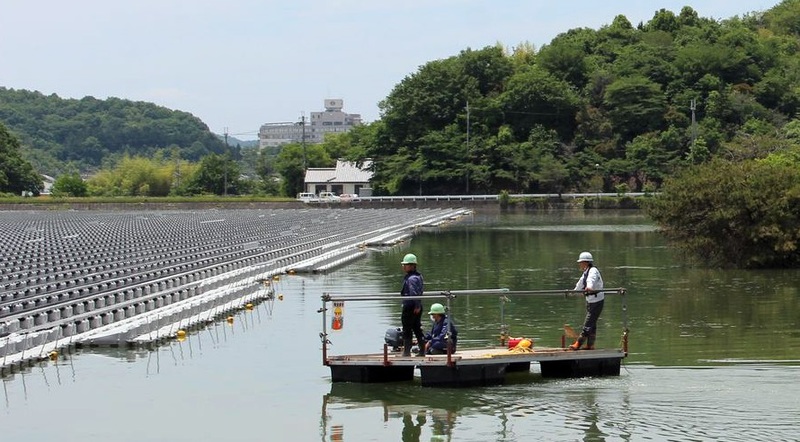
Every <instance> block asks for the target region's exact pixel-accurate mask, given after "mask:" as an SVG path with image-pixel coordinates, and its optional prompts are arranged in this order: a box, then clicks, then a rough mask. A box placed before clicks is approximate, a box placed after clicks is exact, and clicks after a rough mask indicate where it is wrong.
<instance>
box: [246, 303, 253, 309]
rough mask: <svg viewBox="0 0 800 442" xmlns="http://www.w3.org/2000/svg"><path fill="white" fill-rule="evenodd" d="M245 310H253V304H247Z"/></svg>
mask: <svg viewBox="0 0 800 442" xmlns="http://www.w3.org/2000/svg"><path fill="white" fill-rule="evenodd" d="M244 308H246V309H247V310H253V304H245V305H244Z"/></svg>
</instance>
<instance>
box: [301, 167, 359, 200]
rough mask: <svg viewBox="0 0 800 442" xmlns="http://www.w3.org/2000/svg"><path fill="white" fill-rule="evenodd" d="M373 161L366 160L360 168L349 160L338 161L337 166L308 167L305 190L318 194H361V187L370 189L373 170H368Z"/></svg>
mask: <svg viewBox="0 0 800 442" xmlns="http://www.w3.org/2000/svg"><path fill="white" fill-rule="evenodd" d="M371 165H372V161H370V160H366V161H364V164H362V166H361V167H360V168H359V167H358V166H356V164H355V163H351V162H349V161H342V160H337V161H336V167H312V168H309V169H306V177H305V181H304V182H305V191H306V192H310V193H313V194H316V195H319V193H320V192H333V193H335V194H337V195H341V194H345V193H347V194H356V195H361V194H362V193H363V192H362V191H361V189H369V188H370V186H369V180H370V179H372V172H370V171H369V170H367V169H368V168H369V167H370V166H371Z"/></svg>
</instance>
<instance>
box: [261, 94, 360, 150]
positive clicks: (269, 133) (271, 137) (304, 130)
mask: <svg viewBox="0 0 800 442" xmlns="http://www.w3.org/2000/svg"><path fill="white" fill-rule="evenodd" d="M343 108H344V100H343V99H341V98H329V99H326V100H325V110H324V111H322V112H311V118H310V119H309V120H308V121H307V120H306V118H305V117H303V118H302V119H301V121H299V122H296V123H291V122H283V123H266V124H263V125H261V129H259V131H258V140H259V147H261V148H264V147H272V146H280V145H282V144H287V143H303V142H305V143H310V144H315V143H321V142H322V141H323V140H324V139H325V135H327V134H329V133H342V132H347V131H349V130H350V129H352V128H353V127H354V126H358V125H360V124H361V114H348V113H346V112H344V111H342V109H343Z"/></svg>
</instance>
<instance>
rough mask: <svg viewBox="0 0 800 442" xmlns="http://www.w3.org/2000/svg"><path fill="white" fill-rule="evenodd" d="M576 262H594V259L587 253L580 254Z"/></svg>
mask: <svg viewBox="0 0 800 442" xmlns="http://www.w3.org/2000/svg"><path fill="white" fill-rule="evenodd" d="M577 262H594V258H592V254H591V253H589V252H581V255H580V256H579V257H578V261H577Z"/></svg>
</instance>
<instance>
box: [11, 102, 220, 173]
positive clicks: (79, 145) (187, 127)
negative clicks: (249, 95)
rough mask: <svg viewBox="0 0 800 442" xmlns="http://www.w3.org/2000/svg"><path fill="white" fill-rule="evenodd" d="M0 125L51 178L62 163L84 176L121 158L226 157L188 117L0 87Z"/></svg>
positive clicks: (148, 107) (215, 140)
mask: <svg viewBox="0 0 800 442" xmlns="http://www.w3.org/2000/svg"><path fill="white" fill-rule="evenodd" d="M0 122H2V123H3V124H5V126H6V127H7V129H8V130H9V131H10V132H11V133H13V134H14V135H15V136H16V137H17V138H18V139H19V140H20V144H21V147H22V149H23V152H24V154H25V156H26V157H27V159H28V160H29V161H30V162H31V163H32V164H33V165H34V167H35V168H36V169H37V170H38V171H39V172H40V173H45V174H49V175H53V176H58V175H59V174H60V173H62V172H63V171H65V165H66V164H67V163H72V166H73V168H77V169H78V170H80V171H83V172H87V171H92V170H97V169H99V168H100V167H101V166H103V165H104V164H113V163H114V162H116V161H118V160H120V159H121V158H122V157H123V156H124V155H126V154H127V155H131V156H147V157H149V156H153V155H155V154H156V153H159V152H165V155H167V156H169V155H173V154H174V153H173V151H177V152H178V154H179V156H180V157H181V158H183V159H186V160H190V161H198V160H200V159H201V158H202V157H204V156H206V155H208V154H212V153H215V154H223V153H225V152H226V147H225V143H224V142H222V141H221V140H220V139H219V138H218V137H217V136H215V135H214V134H212V133H211V132H210V131H209V130H208V126H206V125H205V124H204V123H203V122H202V121H200V119H198V118H197V117H195V116H193V115H192V114H189V113H187V112H181V111H174V110H170V109H167V108H165V107H161V106H157V105H155V104H152V103H146V102H140V101H130V100H124V99H120V98H113V97H112V98H108V99H105V100H98V99H96V98H93V97H84V98H82V99H80V100H75V99H64V98H60V97H59V96H58V95H56V94H51V95H44V94H41V93H39V92H31V91H26V90H14V89H7V88H3V87H0Z"/></svg>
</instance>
